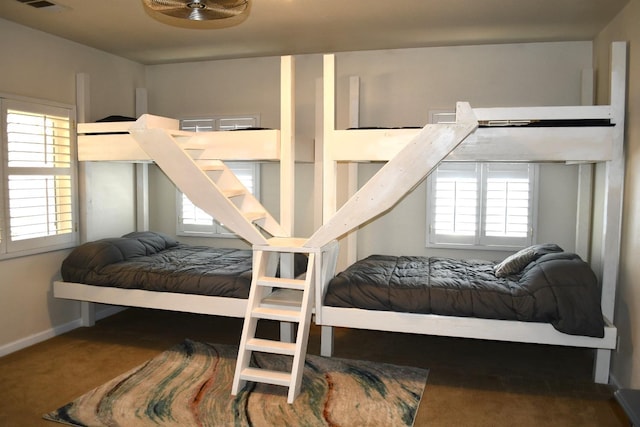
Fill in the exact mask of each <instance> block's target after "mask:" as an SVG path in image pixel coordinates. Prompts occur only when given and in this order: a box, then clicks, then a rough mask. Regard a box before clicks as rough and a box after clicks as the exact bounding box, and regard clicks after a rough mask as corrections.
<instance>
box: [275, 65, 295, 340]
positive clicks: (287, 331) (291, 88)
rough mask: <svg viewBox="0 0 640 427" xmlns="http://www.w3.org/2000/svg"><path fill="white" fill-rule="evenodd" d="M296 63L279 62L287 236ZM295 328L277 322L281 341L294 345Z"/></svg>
mask: <svg viewBox="0 0 640 427" xmlns="http://www.w3.org/2000/svg"><path fill="white" fill-rule="evenodd" d="M294 75H295V63H294V58H293V57H292V56H283V57H281V58H280V225H281V227H282V229H283V230H285V231H286V232H287V233H288V235H287V236H278V237H291V236H293V233H294V216H293V215H294V212H295V198H294V194H295V137H294V136H295V107H294V103H295V80H294ZM280 271H281V272H282V276H283V277H293V276H294V263H293V253H291V254H281V259H280ZM294 337H295V324H293V323H287V322H280V339H281V340H282V341H284V342H289V343H290V342H294Z"/></svg>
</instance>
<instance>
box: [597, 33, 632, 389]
mask: <svg viewBox="0 0 640 427" xmlns="http://www.w3.org/2000/svg"><path fill="white" fill-rule="evenodd" d="M626 70H627V43H626V42H614V43H613V44H612V47H611V92H610V97H611V98H610V99H611V101H610V102H611V120H612V121H613V123H615V127H614V129H613V155H612V160H610V161H608V162H607V163H606V176H605V180H606V182H605V186H604V187H605V198H604V203H605V207H604V230H603V233H604V234H603V239H602V241H603V243H602V260H603V267H602V313H603V315H604V317H605V318H606V319H607V320H608V321H610V322H612V321H613V315H614V306H615V298H616V286H617V283H618V273H619V265H620V240H621V238H622V208H623V195H624V166H625V162H624V131H625V112H624V111H625V100H626ZM610 361H611V350H605V349H598V350H596V360H595V364H594V380H595V381H596V382H597V383H603V384H606V383H608V382H609V369H610Z"/></svg>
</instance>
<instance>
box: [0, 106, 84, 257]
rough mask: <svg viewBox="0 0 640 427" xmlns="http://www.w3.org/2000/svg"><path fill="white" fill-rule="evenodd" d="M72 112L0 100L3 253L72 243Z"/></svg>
mask: <svg viewBox="0 0 640 427" xmlns="http://www.w3.org/2000/svg"><path fill="white" fill-rule="evenodd" d="M71 116H72V110H71V109H67V108H61V107H54V106H48V105H40V104H33V103H30V102H22V101H15V100H6V99H5V100H2V117H3V132H2V134H3V135H2V136H3V138H2V139H3V144H2V154H3V162H2V176H3V179H4V182H5V183H6V187H4V188H5V191H6V193H5V194H4V195H3V196H4V197H3V198H2V200H3V203H4V205H5V206H4V210H3V212H4V213H5V214H4V216H3V217H2V221H0V224H1V226H2V235H1V237H0V238H1V239H2V241H1V244H2V252H3V253H5V254H6V253H21V252H25V251H27V252H33V251H38V250H42V249H45V250H48V249H52V248H58V247H67V246H71V245H73V244H75V242H76V238H77V235H76V234H77V233H76V232H75V228H76V227H75V212H74V206H75V191H74V187H75V183H74V170H75V155H74V151H73V133H72V120H71Z"/></svg>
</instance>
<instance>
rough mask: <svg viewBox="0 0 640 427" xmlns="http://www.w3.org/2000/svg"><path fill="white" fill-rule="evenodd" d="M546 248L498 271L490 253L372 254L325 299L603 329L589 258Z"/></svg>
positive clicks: (573, 329)
mask: <svg viewBox="0 0 640 427" xmlns="http://www.w3.org/2000/svg"><path fill="white" fill-rule="evenodd" d="M543 252H544V251H543ZM543 252H541V253H538V254H537V255H536V256H537V258H535V259H533V260H532V261H531V262H529V263H527V264H526V266H524V268H522V269H521V270H520V271H518V272H516V273H513V274H510V275H507V276H506V277H496V273H495V267H496V263H494V262H490V261H481V260H455V259H450V258H439V257H418V256H387V255H372V256H370V257H368V258H365V259H363V260H360V261H358V262H356V263H355V264H353V265H351V266H350V267H348V268H347V269H346V270H345V271H343V272H341V273H339V274H338V275H337V276H336V277H334V278H333V279H332V280H331V282H330V284H329V286H328V290H327V294H326V297H325V305H328V306H335V307H355V308H362V309H367V310H383V311H395V312H409V313H431V314H439V315H446V316H467V317H479V318H489V319H503V320H520V321H530V322H545V323H550V324H552V325H553V326H554V327H555V328H556V329H557V330H559V331H561V332H564V333H567V334H572V335H584V336H591V337H603V336H604V321H603V317H602V312H601V308H600V289H599V285H598V282H597V279H596V277H595V274H594V273H593V271H592V270H591V268H590V267H589V265H588V264H587V263H585V262H584V261H583V260H582V259H580V257H579V256H578V255H576V254H573V253H567V252H552V253H543Z"/></svg>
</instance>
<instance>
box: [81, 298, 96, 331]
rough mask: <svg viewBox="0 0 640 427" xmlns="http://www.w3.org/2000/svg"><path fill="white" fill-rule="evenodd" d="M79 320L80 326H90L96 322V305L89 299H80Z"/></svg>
mask: <svg viewBox="0 0 640 427" xmlns="http://www.w3.org/2000/svg"><path fill="white" fill-rule="evenodd" d="M80 321H81V323H82V326H85V327H91V326H94V325H95V324H96V305H95V304H94V303H92V302H89V301H80Z"/></svg>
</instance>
